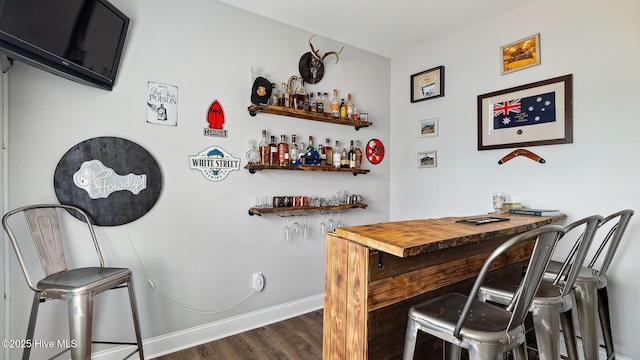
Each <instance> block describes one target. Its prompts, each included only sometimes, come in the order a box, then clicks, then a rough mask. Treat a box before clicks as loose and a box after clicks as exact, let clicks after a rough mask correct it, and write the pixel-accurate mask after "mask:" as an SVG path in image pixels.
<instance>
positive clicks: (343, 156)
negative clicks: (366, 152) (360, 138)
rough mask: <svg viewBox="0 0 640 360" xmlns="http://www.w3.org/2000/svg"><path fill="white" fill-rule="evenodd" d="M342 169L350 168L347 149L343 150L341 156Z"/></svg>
mask: <svg viewBox="0 0 640 360" xmlns="http://www.w3.org/2000/svg"><path fill="white" fill-rule="evenodd" d="M340 167H341V168H349V155H348V154H347V149H346V148H342V153H341V154H340Z"/></svg>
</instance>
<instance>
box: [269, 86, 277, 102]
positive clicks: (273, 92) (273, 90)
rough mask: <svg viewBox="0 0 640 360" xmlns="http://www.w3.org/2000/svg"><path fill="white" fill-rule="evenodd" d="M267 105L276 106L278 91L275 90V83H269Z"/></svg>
mask: <svg viewBox="0 0 640 360" xmlns="http://www.w3.org/2000/svg"><path fill="white" fill-rule="evenodd" d="M269 105H272V106H277V105H278V90H276V83H271V99H269Z"/></svg>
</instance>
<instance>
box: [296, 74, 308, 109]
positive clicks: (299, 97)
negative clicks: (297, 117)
mask: <svg viewBox="0 0 640 360" xmlns="http://www.w3.org/2000/svg"><path fill="white" fill-rule="evenodd" d="M306 100H307V92H306V91H305V89H304V80H300V86H298V89H297V90H296V109H298V110H304V109H306V108H307V106H306Z"/></svg>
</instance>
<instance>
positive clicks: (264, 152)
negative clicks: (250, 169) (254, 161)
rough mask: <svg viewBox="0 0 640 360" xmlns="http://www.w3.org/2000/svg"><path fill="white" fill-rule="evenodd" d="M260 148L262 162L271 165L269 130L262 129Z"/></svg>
mask: <svg viewBox="0 0 640 360" xmlns="http://www.w3.org/2000/svg"><path fill="white" fill-rule="evenodd" d="M258 150H260V164H262V165H269V143H268V142H267V130H262V140H260V143H259V144H258Z"/></svg>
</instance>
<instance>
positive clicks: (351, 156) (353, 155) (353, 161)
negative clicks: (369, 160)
mask: <svg viewBox="0 0 640 360" xmlns="http://www.w3.org/2000/svg"><path fill="white" fill-rule="evenodd" d="M349 168H350V169H355V168H356V151H355V149H354V148H353V140H351V149H350V150H349Z"/></svg>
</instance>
